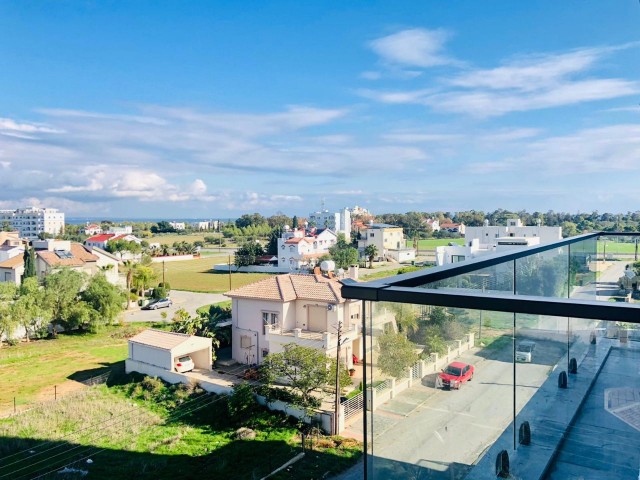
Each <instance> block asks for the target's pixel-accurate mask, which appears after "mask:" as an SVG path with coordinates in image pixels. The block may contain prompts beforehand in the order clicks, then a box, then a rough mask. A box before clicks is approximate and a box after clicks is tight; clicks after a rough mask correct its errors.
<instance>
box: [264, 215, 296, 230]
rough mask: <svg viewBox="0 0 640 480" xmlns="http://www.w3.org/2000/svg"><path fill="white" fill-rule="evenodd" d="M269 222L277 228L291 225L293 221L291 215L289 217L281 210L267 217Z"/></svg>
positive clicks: (272, 226)
mask: <svg viewBox="0 0 640 480" xmlns="http://www.w3.org/2000/svg"><path fill="white" fill-rule="evenodd" d="M267 223H268V224H269V226H270V227H271V228H276V227H284V226H285V225H291V224H292V221H291V217H288V216H286V215H285V214H283V213H281V212H280V213H276V214H275V215H272V216H271V217H269V218H267Z"/></svg>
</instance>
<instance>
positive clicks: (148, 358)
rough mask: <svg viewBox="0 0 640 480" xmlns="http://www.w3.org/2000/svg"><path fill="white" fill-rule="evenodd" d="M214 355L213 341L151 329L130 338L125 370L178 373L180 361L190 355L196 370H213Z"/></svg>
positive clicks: (151, 373) (149, 372)
mask: <svg viewBox="0 0 640 480" xmlns="http://www.w3.org/2000/svg"><path fill="white" fill-rule="evenodd" d="M211 353H212V342H211V339H210V338H205V337H198V336H195V335H186V334H184V333H176V332H165V331H163V330H156V329H153V328H150V329H148V330H145V331H143V332H141V333H139V334H138V335H136V336H135V337H132V338H130V339H129V358H128V359H127V362H126V370H127V372H130V371H136V372H140V373H146V374H149V375H158V372H157V370H158V369H161V370H164V371H170V372H175V371H176V368H175V365H176V363H177V362H178V359H179V358H183V357H184V356H186V355H188V356H190V357H191V359H192V360H193V363H194V367H195V369H199V370H207V371H210V370H211Z"/></svg>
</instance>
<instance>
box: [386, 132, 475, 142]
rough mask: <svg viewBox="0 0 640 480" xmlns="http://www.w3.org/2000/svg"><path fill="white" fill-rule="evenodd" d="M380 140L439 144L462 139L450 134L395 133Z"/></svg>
mask: <svg viewBox="0 0 640 480" xmlns="http://www.w3.org/2000/svg"><path fill="white" fill-rule="evenodd" d="M382 138H384V139H385V140H389V141H392V142H399V143H439V142H451V141H454V140H460V139H462V138H464V137H463V135H460V134H452V133H419V132H395V133H388V134H386V135H383V136H382Z"/></svg>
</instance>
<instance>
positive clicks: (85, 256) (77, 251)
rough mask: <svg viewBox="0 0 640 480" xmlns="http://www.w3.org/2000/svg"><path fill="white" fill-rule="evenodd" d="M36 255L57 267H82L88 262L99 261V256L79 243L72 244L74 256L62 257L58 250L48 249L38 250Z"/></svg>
mask: <svg viewBox="0 0 640 480" xmlns="http://www.w3.org/2000/svg"><path fill="white" fill-rule="evenodd" d="M36 255H37V256H39V257H40V258H42V260H44V262H45V263H46V264H47V265H51V266H56V267H58V266H59V267H81V266H82V265H84V264H85V263H87V262H97V261H98V257H97V256H96V255H94V254H92V253H90V252H89V251H88V250H87V249H86V248H84V246H82V245H80V244H79V243H72V244H71V255H72V258H60V257H59V256H58V255H57V254H56V252H50V251H48V250H38V251H36Z"/></svg>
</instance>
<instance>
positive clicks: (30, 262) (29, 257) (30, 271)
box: [22, 247, 36, 282]
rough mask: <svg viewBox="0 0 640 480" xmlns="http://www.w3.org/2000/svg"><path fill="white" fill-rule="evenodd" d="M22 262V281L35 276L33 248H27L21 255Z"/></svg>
mask: <svg viewBox="0 0 640 480" xmlns="http://www.w3.org/2000/svg"><path fill="white" fill-rule="evenodd" d="M22 258H23V260H24V273H23V274H22V281H23V282H24V281H25V279H27V278H31V277H35V276H36V258H35V254H34V252H33V248H29V247H27V248H26V249H25V251H24V255H23V257H22Z"/></svg>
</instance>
